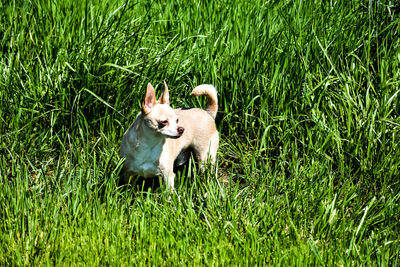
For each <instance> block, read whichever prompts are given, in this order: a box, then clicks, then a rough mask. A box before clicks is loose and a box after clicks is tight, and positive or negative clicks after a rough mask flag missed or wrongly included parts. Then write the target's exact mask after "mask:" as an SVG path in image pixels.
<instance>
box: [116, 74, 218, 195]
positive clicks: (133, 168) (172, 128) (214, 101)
mask: <svg viewBox="0 0 400 267" xmlns="http://www.w3.org/2000/svg"><path fill="white" fill-rule="evenodd" d="M192 95H193V96H201V95H204V96H206V97H207V107H206V109H205V110H204V109H199V108H181V109H173V108H171V106H170V103H169V93H168V86H167V84H166V82H165V81H164V91H163V93H162V94H161V96H160V98H159V99H158V101H157V100H156V93H155V90H154V87H153V86H152V85H151V84H150V83H149V84H148V85H147V90H146V96H145V98H144V101H143V104H142V111H141V112H140V113H139V115H138V117H137V119H136V120H135V122H134V123H133V124H132V125H131V126H130V127H129V128H128V130H127V131H126V132H125V134H124V136H123V138H122V142H121V150H120V156H121V157H125V162H124V167H123V171H124V176H125V181H126V182H130V179H131V178H132V177H137V176H142V177H144V178H147V177H162V179H163V181H164V183H165V184H166V186H167V188H168V189H169V190H170V191H174V179H175V173H174V163H175V166H176V165H182V164H184V163H185V162H187V161H188V160H189V159H190V156H191V153H192V152H193V154H194V156H195V159H196V160H197V161H198V162H199V164H200V169H201V170H203V169H204V163H206V162H207V160H208V159H209V160H210V162H211V164H212V165H214V163H215V160H216V155H217V149H218V144H219V134H218V131H217V128H216V125H215V116H216V114H217V111H218V98H217V90H216V89H215V87H214V86H212V85H209V84H202V85H199V86H197V87H196V88H194V89H193V91H192Z"/></svg>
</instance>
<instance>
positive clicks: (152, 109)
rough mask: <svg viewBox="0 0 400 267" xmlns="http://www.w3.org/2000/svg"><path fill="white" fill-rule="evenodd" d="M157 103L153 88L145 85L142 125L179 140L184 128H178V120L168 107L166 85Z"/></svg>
mask: <svg viewBox="0 0 400 267" xmlns="http://www.w3.org/2000/svg"><path fill="white" fill-rule="evenodd" d="M164 85H165V88H164V92H163V93H162V94H161V96H160V98H159V99H158V101H157V100H156V92H155V90H154V87H153V86H152V85H151V84H150V83H149V84H147V91H146V96H145V99H144V101H143V105H142V113H143V114H144V116H143V119H144V124H145V125H146V126H147V127H148V128H149V129H150V130H152V131H154V132H156V133H159V134H161V135H162V136H165V137H169V138H179V137H181V136H182V134H183V132H184V130H185V129H184V128H183V127H182V126H179V118H178V116H177V115H176V114H175V112H174V110H173V109H172V108H171V106H170V105H169V94H168V87H167V84H166V83H165V82H164Z"/></svg>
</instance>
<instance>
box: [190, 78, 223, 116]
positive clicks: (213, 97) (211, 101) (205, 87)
mask: <svg viewBox="0 0 400 267" xmlns="http://www.w3.org/2000/svg"><path fill="white" fill-rule="evenodd" d="M192 95H194V96H200V95H204V96H206V97H207V107H206V111H207V112H208V114H210V116H211V117H212V118H213V119H215V116H216V115H217V111H218V97H217V89H215V87H214V86H212V85H211V84H201V85H199V86H197V87H196V88H194V89H193V91H192Z"/></svg>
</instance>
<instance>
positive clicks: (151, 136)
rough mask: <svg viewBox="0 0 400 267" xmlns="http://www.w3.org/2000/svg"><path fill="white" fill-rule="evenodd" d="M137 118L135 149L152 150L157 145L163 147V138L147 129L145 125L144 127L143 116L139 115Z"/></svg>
mask: <svg viewBox="0 0 400 267" xmlns="http://www.w3.org/2000/svg"><path fill="white" fill-rule="evenodd" d="M139 116H140V117H139V118H138V120H137V125H135V129H136V136H135V147H136V148H137V149H138V148H140V147H142V148H145V147H146V148H145V149H152V148H154V147H156V146H157V145H163V144H164V143H165V137H163V136H161V135H159V134H158V133H155V132H154V131H152V130H151V129H149V128H147V127H146V125H144V118H143V117H144V115H143V114H140V115H139Z"/></svg>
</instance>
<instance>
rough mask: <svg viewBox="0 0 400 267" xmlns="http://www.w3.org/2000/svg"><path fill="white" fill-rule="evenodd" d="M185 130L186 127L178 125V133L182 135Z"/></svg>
mask: <svg viewBox="0 0 400 267" xmlns="http://www.w3.org/2000/svg"><path fill="white" fill-rule="evenodd" d="M184 131H185V128H183V127H180V126H179V127H178V133H179V134H180V135H182V134H183V132H184Z"/></svg>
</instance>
